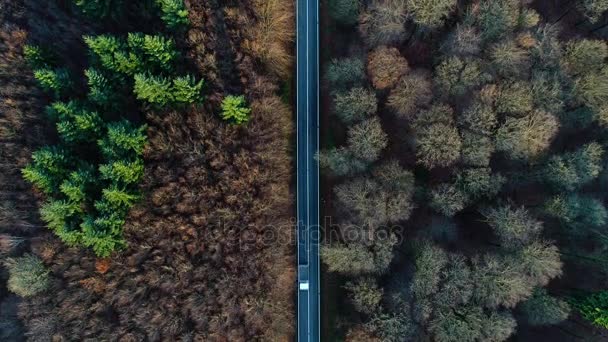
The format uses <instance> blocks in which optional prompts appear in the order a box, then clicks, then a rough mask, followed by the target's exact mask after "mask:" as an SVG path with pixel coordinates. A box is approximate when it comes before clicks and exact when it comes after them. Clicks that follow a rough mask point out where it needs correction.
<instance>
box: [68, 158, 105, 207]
mask: <svg viewBox="0 0 608 342" xmlns="http://www.w3.org/2000/svg"><path fill="white" fill-rule="evenodd" d="M96 180H97V179H96V175H95V172H94V168H93V167H92V166H90V165H83V166H81V167H80V168H78V169H77V170H76V171H73V172H72V173H70V176H69V177H68V178H67V179H66V180H65V181H63V183H61V186H60V189H61V193H62V194H63V195H65V196H66V197H67V198H68V200H69V201H70V203H75V204H83V203H84V201H85V200H87V199H88V197H89V196H90V193H89V192H90V191H91V189H92V188H93V187H94V186H95V182H96Z"/></svg>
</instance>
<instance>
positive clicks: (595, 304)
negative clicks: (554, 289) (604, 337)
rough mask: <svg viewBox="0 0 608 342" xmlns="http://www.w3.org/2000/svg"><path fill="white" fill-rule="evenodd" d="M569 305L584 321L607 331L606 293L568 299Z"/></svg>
mask: <svg viewBox="0 0 608 342" xmlns="http://www.w3.org/2000/svg"><path fill="white" fill-rule="evenodd" d="M570 305H571V306H572V308H573V309H575V310H576V311H577V312H579V313H580V315H581V316H582V317H583V318H584V319H585V320H587V321H589V322H591V323H592V324H593V325H596V326H598V327H602V328H605V329H608V291H600V292H595V293H588V294H584V295H579V296H575V297H573V298H571V299H570Z"/></svg>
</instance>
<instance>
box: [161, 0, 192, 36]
mask: <svg viewBox="0 0 608 342" xmlns="http://www.w3.org/2000/svg"><path fill="white" fill-rule="evenodd" d="M156 2H157V3H158V5H159V6H160V10H161V16H160V17H161V19H162V20H163V21H164V22H165V24H166V25H167V27H168V28H170V29H180V28H183V27H185V26H188V25H189V24H190V21H189V20H188V10H187V9H186V6H185V5H184V0H156Z"/></svg>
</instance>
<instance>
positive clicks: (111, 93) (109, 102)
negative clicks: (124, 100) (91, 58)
mask: <svg viewBox="0 0 608 342" xmlns="http://www.w3.org/2000/svg"><path fill="white" fill-rule="evenodd" d="M84 75H85V76H86V78H87V84H88V85H89V94H88V99H89V100H90V101H91V102H93V103H95V104H96V105H98V106H100V107H102V108H115V107H117V102H118V101H119V98H118V96H117V94H116V89H114V87H113V86H112V84H111V82H110V80H109V79H108V78H107V77H106V76H105V75H104V74H103V73H102V72H101V71H100V70H98V69H94V68H90V69H87V70H85V71H84Z"/></svg>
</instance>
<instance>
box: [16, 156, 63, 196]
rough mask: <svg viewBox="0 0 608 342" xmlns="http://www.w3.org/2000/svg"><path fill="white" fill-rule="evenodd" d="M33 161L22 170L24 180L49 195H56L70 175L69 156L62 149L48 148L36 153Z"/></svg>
mask: <svg viewBox="0 0 608 342" xmlns="http://www.w3.org/2000/svg"><path fill="white" fill-rule="evenodd" d="M32 161H33V162H32V163H31V164H29V165H27V166H26V167H25V168H24V169H23V170H22V174H23V178H25V179H26V180H27V181H29V182H30V183H32V184H33V185H34V186H35V187H37V188H38V189H40V190H41V191H43V192H44V193H46V194H47V195H50V194H53V193H56V192H57V191H58V190H59V185H60V184H61V183H62V182H63V180H64V179H65V178H66V177H67V175H68V174H69V171H68V170H69V166H70V163H71V158H70V157H69V154H68V153H67V152H66V151H65V150H63V149H62V148H60V147H57V146H47V147H43V148H41V149H40V150H38V151H36V152H34V153H33V154H32Z"/></svg>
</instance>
